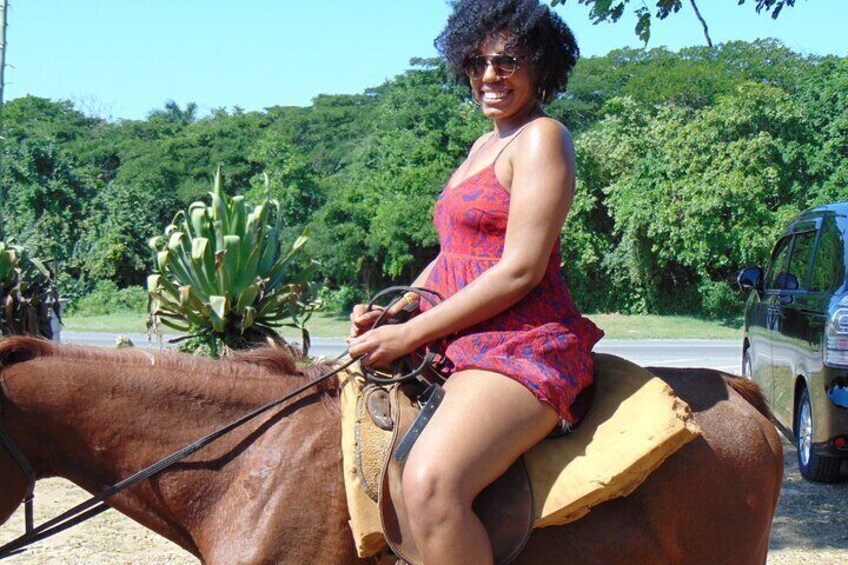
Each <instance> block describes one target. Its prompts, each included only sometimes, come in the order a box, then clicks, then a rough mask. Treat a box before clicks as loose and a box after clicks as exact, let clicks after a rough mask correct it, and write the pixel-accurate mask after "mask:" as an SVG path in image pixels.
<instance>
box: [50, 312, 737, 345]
mask: <svg viewBox="0 0 848 565" xmlns="http://www.w3.org/2000/svg"><path fill="white" fill-rule="evenodd" d="M587 317H588V318H590V319H591V320H592V321H593V322H595V323H596V324H597V325H598V326H599V327H600V328H601V329H603V330H604V332H606V337H607V338H608V339H696V338H697V339H741V337H742V330H741V327H742V323H741V320H739V319H735V320H728V321H713V320H702V319H699V318H693V317H689V316H630V315H625V314H590V315H588V316H587ZM144 321H145V314H143V313H135V312H121V313H117V314H110V315H105V316H81V315H79V314H77V315H69V316H65V318H64V319H63V322H64V323H65V326H64V329H66V330H68V331H87V332H110V333H143V332H144V331H146V328H145V322H144ZM348 324H349V323H348V317H347V315H346V314H331V313H323V312H322V313H318V314H316V315H314V316H313V317H312V319H311V320H310V321H309V324H308V328H309V332H310V334H311V335H312V337H340V336H345V335H347V333H348ZM281 333H282V335H283V336H284V337H294V338H296V337H300V332H299V331H298V330H296V329H292V328H283V329H282V331H281Z"/></svg>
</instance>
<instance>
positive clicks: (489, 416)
mask: <svg viewBox="0 0 848 565" xmlns="http://www.w3.org/2000/svg"><path fill="white" fill-rule="evenodd" d="M556 422H557V414H556V412H555V411H554V409H553V408H551V407H550V406H548V405H547V404H543V403H542V402H540V401H539V400H538V399H537V398H536V397H535V396H534V395H533V393H532V392H530V391H529V390H528V389H527V388H525V387H524V386H523V385H522V384H520V383H518V382H516V381H514V380H513V379H510V378H509V377H506V376H504V375H500V374H498V373H492V372H488V371H477V370H470V371H462V372H459V373H456V374H454V375H452V376H451V377H450V378H449V379H448V381H447V383H446V384H445V398H444V400H443V401H442V403H441V404H440V405H439V409H438V410H437V411H436V413H435V415H434V416H433V419H432V420H431V421H430V423H429V424H427V427H426V428H425V429H424V432H423V433H422V434H421V437H419V438H418V441H416V443H415V446H414V447H413V448H412V452H411V453H410V455H409V460H408V461H407V463H406V467H405V469H404V474H403V495H404V500H405V502H406V507H407V512H408V513H409V518H410V523H411V528H412V534H413V536H414V538H415V543H416V545H417V546H418V549H419V550H420V551H421V555H422V557H423V558H424V561H425V563H427V564H439V565H442V564H444V565H448V564H451V563H473V564H475V565H477V564H485V563H492V547H491V543H490V541H489V537H488V535H487V534H486V530H485V528H484V527H483V524H482V523H481V522H480V520H479V519H478V518H477V516H476V515H475V514H474V512H473V511H472V509H471V504H472V502H473V501H474V498H475V497H476V496H477V494H478V493H479V492H480V491H481V490H483V488H485V487H486V486H487V485H488V484H490V483H491V482H493V481H494V480H495V479H497V478H498V477H499V476H501V475H502V474H503V473H504V472H505V471H506V470H507V469H508V468H509V466H510V465H512V463H513V462H515V460H516V459H518V458H519V457H520V456H521V454H522V453H524V452H525V451H527V450H528V449H530V448H531V447H532V446H533V445H535V444H536V443H538V442H539V441H541V440H542V439H543V438H544V437H545V436H546V435H547V434H548V433H550V431H551V430H552V429H553V427H554V425H556Z"/></svg>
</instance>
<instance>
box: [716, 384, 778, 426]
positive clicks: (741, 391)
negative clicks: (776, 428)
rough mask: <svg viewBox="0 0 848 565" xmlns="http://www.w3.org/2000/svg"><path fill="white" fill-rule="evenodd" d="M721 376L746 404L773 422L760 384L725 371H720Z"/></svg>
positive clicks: (772, 415)
mask: <svg viewBox="0 0 848 565" xmlns="http://www.w3.org/2000/svg"><path fill="white" fill-rule="evenodd" d="M721 376H722V378H723V379H724V382H725V383H727V386H729V387H730V388H732V389H733V390H734V391H736V394H738V395H739V396H741V397H742V398H744V399H745V401H746V402H747V403H748V404H750V405H751V406H753V407H754V408H756V409H757V412H759V413H760V414H762V415H763V416H765V417H766V418H768V419H769V421H771V422H775V419H774V414H772V411H771V408H769V405H768V403H767V402H766V398H765V396H763V391H762V390H760V385H758V384H757V383H755V382H754V381H749V380H748V379H743V378H742V377H737V376H734V375H729V374H727V373H722V375H721Z"/></svg>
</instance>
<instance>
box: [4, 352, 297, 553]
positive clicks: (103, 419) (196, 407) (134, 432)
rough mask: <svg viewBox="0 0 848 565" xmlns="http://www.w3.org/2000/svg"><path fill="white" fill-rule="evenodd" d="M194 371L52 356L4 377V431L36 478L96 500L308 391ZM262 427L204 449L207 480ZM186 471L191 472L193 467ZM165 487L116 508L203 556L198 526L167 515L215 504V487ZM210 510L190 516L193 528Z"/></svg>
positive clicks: (201, 368) (191, 483)
mask: <svg viewBox="0 0 848 565" xmlns="http://www.w3.org/2000/svg"><path fill="white" fill-rule="evenodd" d="M196 363H197V365H198V366H197V367H191V366H189V367H183V368H180V369H177V368H175V367H174V366H169V365H168V364H164V365H154V366H152V367H151V366H144V365H141V364H138V363H135V364H132V363H129V364H128V363H120V362H116V363H109V362H104V360H103V359H100V360H93V361H92V360H84V359H75V358H62V357H58V356H55V357H46V358H39V359H36V360H33V361H29V362H26V363H21V364H18V365H14V366H12V367H9V368H8V369H6V370H5V371H4V373H3V380H4V391H5V394H6V396H8V397H9V400H10V404H11V405H10V406H9V408H8V412H9V413H8V414H7V416H6V422H7V424H8V426H9V428H10V431H11V433H12V434H13V435H14V436H15V437H16V438H17V439H18V440H19V441H20V443H21V446H22V449H23V450H24V451H25V452H26V453H27V455H28V456H29V457H30V458H31V460H32V463H33V466H34V467H35V469H36V473H37V475H38V477H39V478H43V477H49V476H59V477H63V478H65V479H68V480H70V481H71V482H73V483H75V484H77V485H78V486H80V487H82V488H84V489H85V490H87V491H89V492H92V493H96V492H101V491H103V490H104V489H105V488H107V487H108V486H111V485H112V484H114V483H116V482H118V481H119V480H121V479H123V478H126V477H127V476H129V475H131V474H132V473H134V472H136V471H138V470H140V469H142V468H144V467H146V466H148V465H150V464H152V463H154V462H155V461H158V460H159V459H161V458H163V457H165V456H167V455H169V454H170V453H173V452H175V451H177V450H179V449H180V448H182V447H184V446H186V445H188V444H190V443H192V442H193V441H195V440H197V439H199V438H200V437H203V436H205V435H206V434H208V433H210V432H211V431H213V430H216V429H218V428H220V427H222V426H224V425H226V424H227V423H229V422H231V421H233V420H235V419H236V418H238V417H239V416H242V415H244V414H246V413H248V412H250V411H251V410H252V409H254V408H256V407H258V406H260V405H262V404H264V403H266V402H268V401H270V400H273V399H274V398H278V397H281V396H282V395H283V394H284V393H285V391H287V390H290V389H291V388H293V386H294V384H296V383H297V384H299V383H300V382H302V381H299V380H296V379H294V378H290V377H289V378H286V377H281V376H272V375H268V374H267V373H264V374H258V375H253V376H250V377H247V376H245V375H239V374H238V371H234V370H230V371H229V373H230V374H224V375H221V374H217V375H216V374H209V372H208V371H209V368H210V365H209V363H208V362H205V361H197V362H196ZM247 372H252V373H257V372H258V371H255V370H254V371H247ZM225 373H226V371H225ZM240 376H241V378H239V377H240ZM296 412H297V411H295V412H292V415H291V417H292V418H294V417H295V416H298V414H297V413H296ZM263 420H267V418H261V417H260V418H259V419H258V422H257V423H253V424H250V425H247V426H245V427H244V429H239V431H238V432H235V433H233V434H230V435H229V436H226V437H225V438H222V439H221V440H220V441H218V442H216V443H215V444H214V446H210V447H208V448H206V449H204V450H203V452H201V453H199V454H198V456H201V455H202V457H201V458H202V459H206V458H208V459H207V460H215V461H217V463H210V464H209V465H208V466H205V467H204V466H203V465H200V466H201V467H203V468H204V470H208V469H209V467H210V466H212V467H214V465H215V464H220V462H221V461H223V460H225V459H228V458H229V457H230V455H229V453H230V452H236V451H238V450H237V449H236V448H237V447H240V446H241V447H243V444H245V443H246V442H252V441H254V440H255V439H256V438H257V437H259V435H260V434H256V435H253V434H252V432H254V431H256V430H257V429H258V427H259V426H261V422H262V421H263ZM198 456H195V457H194V460H197V458H198ZM233 457H234V456H233ZM185 465H187V466H188V467H187V468H188V469H191V467H190V465H191V463H186V464H185ZM233 466H235V464H233V465H230V467H233ZM176 475H181V477H180V478H179V479H175V478H174V477H175V476H176ZM161 480H162V483H161V484H159V482H158V481H159V479H153V480H152V481H151V482H150V483H147V484H143V485H140V486H138V487H135V488H133V489H132V492H131V493H126V494H124V493H122V494H119V495H117V496H116V497H114V498H113V499H111V500H110V505H111V506H113V507H115V508H117V509H118V510H119V511H121V512H123V513H125V514H128V515H130V516H131V517H133V518H135V519H136V520H138V521H140V522H142V523H143V524H144V525H146V526H147V527H150V528H151V529H153V530H154V531H157V532H158V533H160V534H162V535H164V536H165V537H167V538H169V539H171V540H172V541H175V542H176V543H178V544H179V545H181V546H183V547H185V548H186V549H188V550H190V551H192V552H194V553H195V554H197V548H196V546H195V543H196V542H195V541H194V539H193V538H194V535H193V534H192V532H191V531H190V530H191V523H190V522H191V521H192V517H191V516H174V515H163V512H166V511H165V510H164V509H166V508H167V509H168V510H167V512H171V513H172V512H173V508H171V507H172V506H179V505H172V504H171V502H172V500H173V499H174V498H179V497H181V496H182V497H186V496H193V495H191V494H188V495H187V494H186V493H192V492H196V493H203V494H204V496H205V500H207V499H208V500H209V501H214V500H215V498H216V494H215V493H214V492H212V493H211V494H210V490H211V489H214V485H210V484H206V483H204V479H203V475H202V473H185V472H183V473H181V474H180V473H177V472H175V473H173V474H172V475H171V474H163V476H162V479H161ZM177 481H179V484H176V482H177ZM206 481H207V482H208V475H207V476H206ZM175 484H176V486H175ZM163 485H164V486H163ZM166 487H167V488H166ZM198 498H199V497H198ZM205 500H204V502H202V503H197V504H195V505H194V507H193V508H192V511H193V513H194V516H195V519H196V520H199V519H200V518H197V516H202V515H203V513H204V510H205V509H204V508H203V507H202V506H200V505H199V504H206V502H205ZM167 512H166V513H167ZM177 524H179V525H177Z"/></svg>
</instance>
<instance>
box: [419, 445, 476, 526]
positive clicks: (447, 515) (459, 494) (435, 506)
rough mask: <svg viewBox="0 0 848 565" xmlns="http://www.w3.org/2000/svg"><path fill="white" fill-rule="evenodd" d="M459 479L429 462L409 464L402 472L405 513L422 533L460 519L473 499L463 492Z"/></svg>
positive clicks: (449, 471) (450, 471) (449, 470)
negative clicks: (421, 529)
mask: <svg viewBox="0 0 848 565" xmlns="http://www.w3.org/2000/svg"><path fill="white" fill-rule="evenodd" d="M462 487H463V481H462V480H461V477H460V476H458V475H457V474H456V473H454V472H452V470H451V469H446V468H444V467H443V466H440V465H434V464H432V463H430V462H424V463H422V464H416V463H415V461H414V460H410V461H409V462H408V463H407V465H406V468H405V469H404V471H403V498H404V503H405V505H406V510H407V513H408V514H409V516H410V518H411V520H412V521H413V522H414V523H418V524H419V525H420V526H421V527H422V528H423V529H428V530H429V529H433V528H437V527H438V526H439V525H444V524H449V523H450V522H451V521H452V520H455V519H460V518H461V517H462V515H463V514H464V512H465V509H466V507H468V508H470V507H471V502H472V501H473V497H469V496H468V495H467V494H466V493H464V492H463V488H462Z"/></svg>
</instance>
